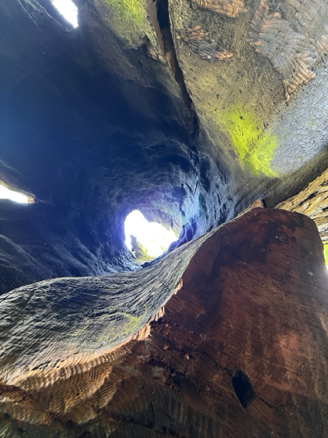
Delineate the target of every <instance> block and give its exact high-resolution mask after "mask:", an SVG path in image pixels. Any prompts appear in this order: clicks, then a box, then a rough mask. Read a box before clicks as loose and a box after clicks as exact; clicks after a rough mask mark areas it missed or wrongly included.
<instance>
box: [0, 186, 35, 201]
mask: <svg viewBox="0 0 328 438" xmlns="http://www.w3.org/2000/svg"><path fill="white" fill-rule="evenodd" d="M0 199H9V200H10V201H14V202H18V203H19V204H29V203H31V197H30V196H27V195H24V194H23V193H19V192H15V191H14V190H10V189H8V188H7V187H5V186H2V185H0Z"/></svg>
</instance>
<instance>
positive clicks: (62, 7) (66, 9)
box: [51, 0, 79, 28]
mask: <svg viewBox="0 0 328 438" xmlns="http://www.w3.org/2000/svg"><path fill="white" fill-rule="evenodd" d="M51 3H52V4H53V5H54V7H55V8H56V9H57V11H58V12H59V13H60V14H61V15H62V16H63V17H64V18H65V19H66V20H67V21H68V22H69V23H71V25H72V26H73V27H74V28H76V27H78V25H79V24H78V21H77V14H78V9H77V7H76V6H75V4H74V3H73V2H72V0H51Z"/></svg>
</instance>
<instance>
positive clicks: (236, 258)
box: [0, 209, 328, 438]
mask: <svg viewBox="0 0 328 438" xmlns="http://www.w3.org/2000/svg"><path fill="white" fill-rule="evenodd" d="M200 243H202V242H201V241H197V242H196V245H197V246H199V244H200ZM193 245H195V243H194V244H193ZM191 247H192V245H189V246H187V252H188V251H189V255H188V256H185V259H190V257H191V260H190V262H189V265H188V267H187V269H186V270H185V272H184V274H183V275H182V280H181V282H180V290H179V291H177V289H176V291H177V293H176V294H175V295H172V293H173V284H174V283H176V279H174V280H173V281H172V282H171V284H172V289H171V292H170V293H169V295H171V298H170V299H169V300H168V301H167V303H166V305H165V307H164V309H162V312H161V314H160V315H159V316H160V318H159V319H158V318H157V319H156V318H155V319H154V320H153V322H151V323H148V324H146V329H145V328H143V329H142V330H141V331H140V332H139V334H140V336H139V339H138V336H135V339H133V340H130V341H128V342H125V343H124V344H121V345H117V342H116V347H115V346H114V347H113V348H112V350H111V351H110V350H109V351H107V352H106V353H102V354H99V355H98V358H97V360H95V359H94V357H95V355H96V353H95V351H96V350H95V349H94V348H92V346H91V345H89V353H88V354H89V359H88V355H85V356H84V359H83V361H82V360H80V362H77V363H76V364H75V365H76V366H75V368H74V372H73V368H72V367H70V366H68V364H67V363H65V361H63V362H61V363H60V370H59V371H57V370H56V365H55V364H54V359H55V357H54V356H56V355H58V354H59V353H60V352H59V351H58V350H54V351H53V352H52V353H51V351H48V352H47V354H48V357H49V363H48V364H46V363H45V362H44V364H45V366H44V368H42V367H40V368H39V369H38V370H37V373H38V377H39V379H35V380H33V378H30V377H31V376H33V375H34V373H35V370H34V371H33V370H29V371H28V369H29V368H30V365H29V363H30V358H31V357H32V356H33V355H34V356H35V355H38V351H40V349H43V348H44V345H43V344H40V343H39V342H40V339H37V338H35V337H34V336H32V333H33V326H36V325H37V315H38V314H39V312H40V311H41V309H42V308H43V307H44V306H43V304H42V303H43V296H44V294H43V293H41V292H40V291H42V283H41V284H40V283H39V284H36V285H34V289H35V292H34V294H33V296H32V297H31V300H32V301H33V306H35V312H34V314H32V307H33V306H32V303H28V302H24V303H23V297H24V295H25V294H26V292H25V290H26V289H28V288H25V290H24V288H20V289H17V290H14V291H12V292H11V293H9V294H7V295H6V296H3V297H1V299H2V302H1V305H0V311H1V313H2V315H1V320H4V319H7V320H10V319H11V318H14V317H15V316H13V315H11V312H12V311H13V307H10V302H12V301H13V300H15V301H16V308H17V312H16V315H19V318H17V321H16V324H18V325H19V326H20V328H21V333H22V335H21V340H24V341H25V347H24V348H23V349H22V348H21V347H20V346H19V345H18V344H17V342H18V341H17V338H16V339H15V328H10V329H8V330H7V331H4V329H2V360H4V357H7V359H8V362H9V361H12V362H13V366H12V368H7V371H6V373H3V374H2V379H1V387H0V390H1V413H2V416H1V420H0V427H1V431H2V433H3V434H2V436H5V437H7V436H8V437H9V436H10V437H16V436H17V437H18V436H21V435H20V433H23V432H22V431H24V436H27V437H33V438H38V437H40V438H41V437H45V436H47V437H49V438H50V437H65V438H66V437H72V438H74V437H81V438H82V437H111V438H113V437H115V438H118V437H120V438H123V437H124V438H130V437H131V438H132V437H135V438H136V437H140V438H141V437H142V438H155V437H158V438H159V437H161V438H162V437H167V438H168V437H180V438H182V437H188V438H193V437H195V438H196V437H197V438H210V437H215V438H220V437H222V438H223V437H245V438H246V437H247V438H248V437H250V436H252V437H259V438H266V437H268V438H269V437H295V438H296V437H297V438H300V437H306V438H311V437H313V438H318V437H323V438H324V437H327V436H328V435H327V430H328V424H327V423H328V395H327V394H328V391H327V379H326V376H327V373H328V342H327V330H328V314H327V311H328V294H327V273H326V269H325V267H324V262H323V255H322V248H321V240H320V238H319V235H318V232H317V230H316V227H315V225H314V223H313V222H312V221H311V220H310V219H309V218H307V217H306V216H303V215H299V214H296V213H290V212H286V211H282V210H270V209H254V210H252V211H250V212H248V213H246V214H244V215H243V216H241V217H240V218H239V219H237V220H235V221H233V222H230V223H228V224H226V225H224V226H222V227H220V228H219V229H218V230H216V231H215V232H214V233H212V235H209V236H207V239H204V241H203V243H202V245H201V247H200V248H199V249H198V251H197V252H196V253H195V254H194V255H193V256H192V253H194V250H195V249H196V248H194V250H192V251H191ZM182 253H183V249H181V248H180V249H178V250H177V251H176V252H174V253H173V254H171V255H170V257H171V260H170V262H171V263H172V262H174V257H177V258H180V261H181V257H182V256H181V254H182ZM178 265H179V263H178ZM180 267H181V264H180ZM172 271H174V269H172V265H171V267H170V265H169V264H166V265H165V264H164V265H162V267H161V270H160V271H159V270H158V267H157V268H151V269H149V271H148V272H146V273H145V272H143V271H140V272H139V273H138V274H133V275H134V276H135V277H134V280H135V281H136V284H137V282H138V281H139V287H136V289H135V290H134V291H133V289H131V288H128V290H127V291H125V290H124V285H122V284H120V285H117V294H119V295H120V296H121V301H122V299H124V298H128V297H130V298H129V299H130V300H131V296H133V300H132V301H134V303H135V304H136V305H137V304H138V302H139V300H140V299H144V296H145V291H144V290H143V289H142V285H141V283H142V280H141V279H142V277H143V276H145V275H146V276H148V278H147V281H145V284H150V283H151V284H153V292H154V294H155V295H157V297H154V295H153V296H152V297H151V292H150V291H147V293H146V295H147V296H148V297H149V299H150V300H152V301H153V303H155V302H157V306H158V308H157V310H159V309H160V307H161V305H162V304H161V303H163V302H165V301H166V300H167V298H168V296H167V295H166V296H165V297H162V298H159V297H158V295H159V294H160V293H161V292H162V286H164V289H165V282H166V281H169V282H170V280H168V278H169V277H170V275H172ZM180 272H181V271H180ZM138 276H139V280H137V278H138ZM178 276H179V275H178ZM150 277H152V278H150ZM131 279H132V277H131ZM145 280H146V279H145ZM63 281H65V282H67V283H68V282H69V280H63ZM71 281H72V280H71ZM74 281H76V282H78V281H81V284H82V282H83V281H86V280H83V279H80V280H79V279H76V280H74ZM116 281H118V276H112V277H105V278H104V279H103V282H104V284H105V283H108V284H110V282H112V285H113V284H114V283H115V282H116ZM52 284H53V295H52V297H53V302H54V304H53V306H55V303H56V301H57V299H56V298H57V297H56V295H55V294H56V292H59V291H61V293H64V292H65V288H61V287H60V286H63V285H62V284H61V283H60V281H59V282H58V283H57V285H56V282H52ZM166 285H167V283H166ZM181 286H182V287H181ZM56 288H57V290H56ZM103 295H104V294H103V293H102V296H103ZM37 296H39V299H38V300H37V299H36V298H37ZM57 296H58V295H57ZM49 297H50V295H49ZM90 297H91V296H90ZM142 297H143V298H142ZM93 299H94V297H91V299H90V300H88V302H86V301H80V300H79V299H78V298H77V299H76V301H75V302H73V301H71V302H66V304H65V306H61V311H63V309H64V308H66V309H67V312H66V314H69V313H71V315H73V314H74V312H75V313H76V315H75V316H74V318H75V319H76V318H77V317H78V315H81V314H82V313H83V312H84V313H85V312H87V309H86V308H89V307H91V308H94V302H93ZM112 299H113V300H115V298H114V296H112ZM129 299H128V301H129ZM20 301H21V306H20V305H19V303H20ZM123 301H124V300H123ZM109 304H110V300H108V301H107V304H106V305H107V306H108V305H109ZM6 306H9V307H6ZM141 307H142V306H141ZM154 307H156V306H155V305H154ZM6 308H7V309H8V310H9V309H10V313H9V311H8V310H6ZM70 308H71V309H72V312H69V311H68V309H70ZM44 309H50V307H49V306H45V307H44ZM58 310H59V309H58ZM54 312H55V309H54V308H51V313H54ZM126 312H128V311H127V310H126ZM110 313H111V312H110V311H108V312H107V314H106V306H105V308H103V315H104V316H106V318H108V319H109V323H108V325H109V326H110V325H111V322H110V317H109V316H110ZM46 316H47V315H42V321H41V317H40V322H39V324H40V326H41V325H42V324H45V327H46V331H48V332H50V335H49V336H48V339H49V340H50V339H51V337H54V338H55V337H56V331H57V325H56V324H55V322H54V320H53V324H52V327H50V326H49V325H48V326H47V325H46V324H47V322H46ZM55 316H57V321H58V325H59V326H60V324H62V322H63V320H64V319H66V316H65V317H64V316H63V315H62V313H57V315H50V314H49V317H51V318H54V317H55ZM95 317H96V318H97V316H96V315H95ZM148 319H149V318H148ZM98 321H99V317H98ZM81 324H82V325H83V321H82V320H81ZM65 330H66V335H65V332H64V331H62V332H61V337H62V339H63V341H64V340H65V338H66V336H67V334H68V333H69V332H70V328H69V326H67V327H66V329H65ZM89 333H90V338H92V337H94V336H95V335H96V333H97V327H96V325H95V326H94V330H93V331H92V330H90V332H89ZM44 335H45V334H44ZM82 338H83V339H82ZM82 341H83V342H82ZM87 342H88V340H87V337H86V336H84V335H83V336H82V337H81V335H80V334H77V336H76V341H75V350H76V351H78V350H80V349H81V350H83V349H84V346H85V345H86V343H87ZM49 345H50V343H49ZM40 346H41V347H40ZM109 346H110V345H109ZM17 351H20V358H19V359H20V370H21V373H20V376H18V375H17V376H16V378H15V376H14V375H15V373H16V374H17V367H16V365H17V360H18V358H17V357H16V364H15V354H16V353H17ZM99 351H100V349H99ZM15 352H16V353H15ZM25 358H27V360H24V359H25ZM45 359H46V358H44V360H45ZM2 363H3V362H2ZM15 367H16V368H15ZM42 375H44V376H45V375H48V377H49V376H56V378H53V379H49V378H47V379H46V381H45V382H44V384H42V383H41V378H42ZM13 380H15V383H13Z"/></svg>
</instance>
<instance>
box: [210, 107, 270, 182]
mask: <svg viewBox="0 0 328 438" xmlns="http://www.w3.org/2000/svg"><path fill="white" fill-rule="evenodd" d="M218 122H219V123H220V122H221V124H223V126H224V129H225V130H226V131H227V133H228V134H229V136H230V138H231V140H232V143H233V145H234V147H235V149H236V152H237V154H238V157H239V161H240V163H241V164H242V165H245V166H246V167H247V168H248V170H249V171H250V172H251V173H252V174H253V175H255V176H259V175H261V174H263V175H266V176H276V173H275V172H274V171H273V170H272V168H271V160H272V158H273V154H274V151H275V149H276V147H277V139H276V137H275V136H274V135H268V134H267V133H265V132H264V130H263V128H262V121H261V120H260V119H259V118H258V117H257V116H256V115H255V114H254V112H252V111H251V110H245V109H243V108H242V106H231V107H230V109H229V110H228V111H226V112H225V113H224V114H223V117H222V118H221V120H219V121H218Z"/></svg>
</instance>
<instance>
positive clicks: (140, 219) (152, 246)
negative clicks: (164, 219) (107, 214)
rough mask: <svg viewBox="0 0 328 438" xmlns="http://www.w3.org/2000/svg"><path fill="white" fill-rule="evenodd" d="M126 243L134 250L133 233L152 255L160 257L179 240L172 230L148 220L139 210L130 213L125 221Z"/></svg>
mask: <svg viewBox="0 0 328 438" xmlns="http://www.w3.org/2000/svg"><path fill="white" fill-rule="evenodd" d="M124 232H125V244H126V246H127V247H128V248H129V250H130V251H131V250H132V242H131V235H132V236H134V237H135V238H136V239H137V241H138V242H139V243H140V244H141V245H142V246H143V247H144V248H146V250H147V253H148V255H149V256H150V257H154V258H155V257H158V256H160V255H161V254H163V252H164V251H166V250H167V249H168V247H169V246H170V244H171V243H172V242H175V241H176V240H177V238H176V235H175V234H174V232H173V231H172V230H167V229H166V228H165V227H163V225H161V224H158V223H157V222H148V221H147V219H146V218H145V217H144V215H143V214H142V213H141V212H140V211H139V210H133V211H132V212H131V213H129V214H128V215H127V217H126V219H125V223H124Z"/></svg>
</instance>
